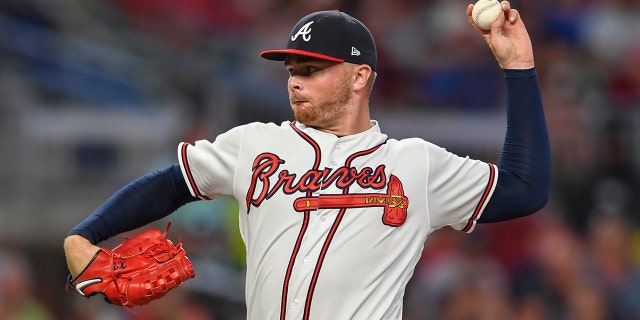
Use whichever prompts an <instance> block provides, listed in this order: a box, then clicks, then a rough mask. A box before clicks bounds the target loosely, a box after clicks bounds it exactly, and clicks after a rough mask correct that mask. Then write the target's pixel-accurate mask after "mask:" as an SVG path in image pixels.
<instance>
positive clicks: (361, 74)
mask: <svg viewBox="0 0 640 320" xmlns="http://www.w3.org/2000/svg"><path fill="white" fill-rule="evenodd" d="M354 74H355V79H354V80H355V81H354V84H353V88H354V90H356V91H358V90H363V89H364V88H366V87H367V83H368V82H369V80H370V78H371V77H372V76H373V70H371V67H369V66H368V65H366V64H361V65H358V66H357V67H356V68H355V70H354Z"/></svg>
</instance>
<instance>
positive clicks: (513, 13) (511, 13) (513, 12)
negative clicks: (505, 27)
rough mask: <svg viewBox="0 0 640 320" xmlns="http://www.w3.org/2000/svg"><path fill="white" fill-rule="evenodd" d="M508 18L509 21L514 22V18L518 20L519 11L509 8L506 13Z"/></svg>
mask: <svg viewBox="0 0 640 320" xmlns="http://www.w3.org/2000/svg"><path fill="white" fill-rule="evenodd" d="M507 15H508V18H509V22H510V23H514V22H516V20H518V17H520V13H519V12H518V9H511V10H509V12H508V13H507Z"/></svg>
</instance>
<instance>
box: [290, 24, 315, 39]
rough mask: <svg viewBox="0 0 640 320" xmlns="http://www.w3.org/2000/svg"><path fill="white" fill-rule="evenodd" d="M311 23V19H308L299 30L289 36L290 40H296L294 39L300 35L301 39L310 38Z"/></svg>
mask: <svg viewBox="0 0 640 320" xmlns="http://www.w3.org/2000/svg"><path fill="white" fill-rule="evenodd" d="M312 23H313V21H309V22H307V23H306V24H305V25H304V26H302V27H301V28H300V30H298V32H296V34H294V35H293V36H291V41H296V39H298V36H302V40H304V41H306V42H309V40H311V24H312Z"/></svg>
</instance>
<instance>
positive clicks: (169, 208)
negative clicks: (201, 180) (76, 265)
mask: <svg viewBox="0 0 640 320" xmlns="http://www.w3.org/2000/svg"><path fill="white" fill-rule="evenodd" d="M195 200H198V198H194V197H193V196H191V193H190V192H189V188H188V187H187V183H186V182H185V181H184V178H183V177H182V172H181V170H180V166H179V165H178V164H177V163H176V164H173V165H172V166H170V167H167V168H165V169H162V170H159V171H155V172H153V173H150V174H148V175H145V176H143V177H140V178H138V179H136V180H134V181H133V182H131V183H129V184H128V185H126V186H124V187H123V188H122V189H120V190H118V191H117V192H116V193H115V194H114V195H113V196H111V198H109V199H108V200H107V201H106V202H105V203H104V204H102V206H100V207H99V208H98V209H97V210H96V211H95V212H94V213H92V214H91V215H89V217H87V218H86V219H85V220H84V221H82V222H80V224H78V225H77V226H76V227H74V228H73V229H71V231H69V233H68V235H72V234H77V235H80V236H82V237H84V238H86V239H88V240H89V241H90V242H91V243H93V244H97V243H99V242H101V241H104V240H107V239H109V238H111V237H112V236H114V235H117V234H119V233H122V232H125V231H130V230H133V229H136V228H139V227H142V226H144V225H146V224H148V223H151V222H153V221H156V220H158V219H161V218H163V217H165V216H167V215H169V214H171V213H172V212H174V211H175V210H176V209H178V208H179V207H181V206H182V205H184V204H187V203H189V202H191V201H195Z"/></svg>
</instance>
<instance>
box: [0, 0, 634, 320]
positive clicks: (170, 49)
mask: <svg viewBox="0 0 640 320" xmlns="http://www.w3.org/2000/svg"><path fill="white" fill-rule="evenodd" d="M466 6H467V2H465V1H452V0H432V1H418V0H376V1H364V0H342V1H340V0H315V1H294V0H269V1H264V0H262V1H258V0H238V1H221V0H182V1H169V0H153V1H146V0H100V1H80V0H59V1H42V0H29V1H19V0H4V1H2V3H0V57H1V58H2V59H3V61H4V62H6V63H3V64H2V66H0V92H2V94H3V97H5V99H3V100H4V102H0V121H1V120H3V119H11V113H12V112H17V111H16V110H17V109H23V108H26V109H28V108H29V105H34V104H37V105H40V106H42V105H46V106H50V108H51V109H53V110H60V109H62V108H64V106H65V105H78V104H82V105H87V106H90V108H115V107H117V108H122V107H123V106H124V107H126V108H148V107H149V106H154V105H163V106H165V105H168V106H171V107H172V108H176V109H179V110H180V111H181V112H182V113H184V114H185V115H186V119H185V122H184V127H183V128H181V129H180V130H181V132H179V133H178V135H180V136H181V137H182V138H184V139H186V140H189V139H192V138H195V137H198V136H201V135H203V134H206V135H211V134H215V133H218V132H220V131H222V130H224V129H225V128H229V127H231V126H233V125H236V124H238V123H242V122H246V121H251V120H262V121H281V120H284V119H287V118H289V117H290V115H289V114H288V106H287V102H286V92H285V90H284V81H285V80H286V73H285V72H284V70H283V68H282V66H281V65H279V64H277V63H265V62H264V61H261V59H259V58H258V57H257V53H258V52H260V51H261V50H263V49H270V48H275V47H280V46H282V45H284V43H285V41H286V39H284V35H287V34H288V33H289V31H290V28H291V26H292V24H293V23H294V22H295V21H297V20H298V19H299V18H300V17H301V16H302V15H304V14H306V13H309V12H311V11H314V10H321V9H322V10H324V9H340V10H343V11H346V12H348V13H350V14H352V15H354V16H356V17H358V18H359V19H360V20H362V21H363V22H364V23H365V24H367V25H368V26H369V27H370V29H371V31H372V33H373V34H374V36H375V38H376V42H377V46H378V50H379V67H378V71H379V74H380V76H379V77H378V82H377V83H376V89H375V90H374V97H373V98H372V109H373V110H372V112H373V113H374V114H375V112H376V111H385V112H388V111H402V112H412V111H420V112H421V114H424V112H425V111H426V112H427V113H429V112H431V113H433V114H440V113H451V114H460V115H462V114H467V113H500V112H503V105H502V102H503V101H504V96H503V93H504V89H503V87H502V85H503V82H502V79H501V73H500V70H499V69H498V67H497V65H496V63H495V62H494V61H493V57H492V56H491V54H490V52H489V51H488V49H487V48H486V45H485V44H484V43H483V42H482V39H480V38H479V37H478V35H477V34H475V33H474V31H473V30H472V29H471V28H470V27H469V26H468V24H467V21H466V18H465V16H464V12H465V8H466ZM512 6H513V7H515V8H517V9H519V11H520V13H521V15H522V18H523V19H524V21H525V23H526V25H527V28H528V30H529V33H530V34H531V36H532V40H533V44H534V52H535V55H536V67H537V69H538V74H539V75H540V82H541V88H542V92H543V99H544V103H545V112H546V117H547V121H548V127H549V134H550V140H551V146H552V155H553V177H552V191H551V199H550V203H549V204H548V205H547V206H546V207H545V208H544V209H543V210H542V211H540V212H539V213H536V214H534V215H531V216H529V217H526V218H523V219H519V220H514V221H509V222H503V223H497V224H491V225H480V226H478V228H477V229H476V230H475V231H474V233H472V234H470V235H466V234H461V233H458V232H455V231H453V230H450V229H443V230H439V231H437V232H436V233H434V234H433V235H432V236H431V237H430V238H429V239H428V241H427V245H426V248H425V252H424V256H423V258H422V260H421V261H420V263H419V265H418V267H417V269H416V273H415V275H414V277H413V279H412V282H411V283H410V286H409V288H408V290H407V293H406V297H405V299H406V305H405V319H408V320H414V319H415V320H418V319H450V320H469V319H477V320H482V319H491V320H496V319H497V320H500V319H519V320H528V319H551V320H555V319H558V320H561V319H570V320H604V319H640V269H639V267H640V219H639V216H640V201H639V200H638V199H639V197H638V196H639V194H638V192H639V191H640V188H638V187H639V186H638V183H639V181H640V180H639V176H638V172H637V171H638V170H639V169H640V159H639V156H640V150H638V149H639V148H638V147H637V146H638V145H640V143H639V141H637V140H638V139H639V138H640V131H639V129H638V128H640V126H639V125H638V124H639V122H640V113H639V107H640V74H638V72H637V70H639V69H640V19H639V18H640V0H581V1H579V0H555V1H551V0H514V1H512ZM52 35H53V36H52ZM2 39H3V40H2ZM50 39H58V40H60V41H64V42H56V43H51V42H49V41H46V40H50ZM87 47H91V48H92V49H91V52H92V53H93V54H94V55H82V53H83V52H84V51H83V50H86V48H87ZM71 48H73V50H72V49H71ZM96 57H98V58H96ZM634 70H635V71H634ZM283 97H284V99H283ZM223 105H226V106H227V107H222V106H223ZM229 106H231V107H229ZM230 112H232V113H233V114H232V115H231V116H230V115H229V113H230ZM7 131H8V130H7ZM3 133H6V132H5V131H3ZM5 139H6V140H8V138H5ZM3 141H4V140H3ZM4 143H8V142H6V141H5V142H4ZM469 143H470V144H473V142H469ZM168 151H171V152H172V151H173V150H168ZM492 152H493V151H492ZM496 152H498V150H496ZM484 155H486V154H484ZM484 155H483V156H484ZM471 156H473V154H472V155H471ZM491 156H492V157H494V159H498V158H499V154H497V153H496V154H491ZM484 160H493V159H484ZM495 161H497V160H495ZM51 170H55V168H52V169H51ZM7 171H8V170H7ZM3 172H4V171H3ZM0 173H2V172H0ZM11 173H12V172H8V173H3V175H2V178H3V179H2V180H3V181H2V182H0V184H3V185H1V186H0V189H1V190H3V192H4V191H7V190H10V189H11V186H12V184H11V183H10V182H11V181H14V180H12V179H19V178H18V177H19V175H20V173H19V172H18V173H14V174H16V176H17V177H14V176H10V175H9V174H11ZM120 182H121V181H118V183H120ZM114 185H115V183H114ZM4 193H5V194H6V192H4ZM106 196H107V194H103V195H102V198H98V199H96V200H95V206H97V205H99V202H101V201H102V200H104V198H105V197H106ZM2 199H3V201H11V200H13V198H12V197H10V196H9V197H3V198H2ZM5 199H6V200H5ZM35 200H36V201H37V200H38V199H35ZM60 201H69V202H72V201H73V199H60ZM234 208H235V207H234V206H233V204H232V203H226V202H222V204H206V205H203V206H201V207H195V206H194V207H185V208H183V209H181V210H184V211H186V212H185V213H181V214H180V215H176V217H175V218H174V219H183V221H182V222H181V223H176V224H174V227H173V228H174V231H173V232H174V233H175V235H176V236H178V235H180V236H182V237H183V239H182V240H183V241H184V242H185V246H186V247H188V248H191V249H190V252H191V253H192V258H193V260H194V261H195V262H196V263H198V265H199V266H202V270H203V272H202V274H203V276H202V278H201V279H202V280H199V281H197V282H198V283H195V284H192V285H188V284H185V285H184V289H179V290H174V291H173V292H172V293H171V294H169V295H168V296H166V297H165V298H163V299H162V300H160V301H157V302H152V303H151V304H150V305H148V306H146V307H141V308H134V309H131V310H127V309H123V308H119V307H115V306H109V305H107V304H105V303H104V302H103V301H102V300H101V299H100V298H92V299H90V300H88V301H85V300H84V299H82V298H80V297H78V296H77V295H75V294H74V293H73V292H71V291H68V290H65V277H66V275H67V271H66V268H65V262H64V257H63V253H62V251H61V243H62V239H63V237H64V234H60V238H59V239H56V240H53V241H51V242H50V243H38V244H34V243H30V242H29V240H26V239H20V241H17V240H16V239H11V238H8V237H5V236H3V235H2V234H0V319H7V320H40V319H42V320H47V319H70V320H84V319H87V320H88V319H98V320H106V319H143V320H164V319H186V320H189V319H194V320H196V319H243V317H244V313H243V302H242V290H243V288H242V281H241V279H242V268H243V251H242V250H243V249H242V245H241V243H240V241H239V239H238V236H237V232H236V228H235V227H234V222H235V220H234V218H233V216H234ZM2 214H5V215H8V214H11V213H6V212H3V213H2ZM40 214H43V215H45V214H47V212H46V210H44V211H43V212H41V213H40ZM86 214H88V213H85V212H83V213H81V214H80V215H81V216H82V215H86ZM0 223H2V220H1V219H0ZM180 225H182V227H180ZM70 227H72V225H69V228H70ZM159 227H160V228H162V227H163V226H161V225H159ZM181 228H182V229H181ZM238 279H240V280H238ZM232 280H233V281H232ZM208 281H211V282H208Z"/></svg>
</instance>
